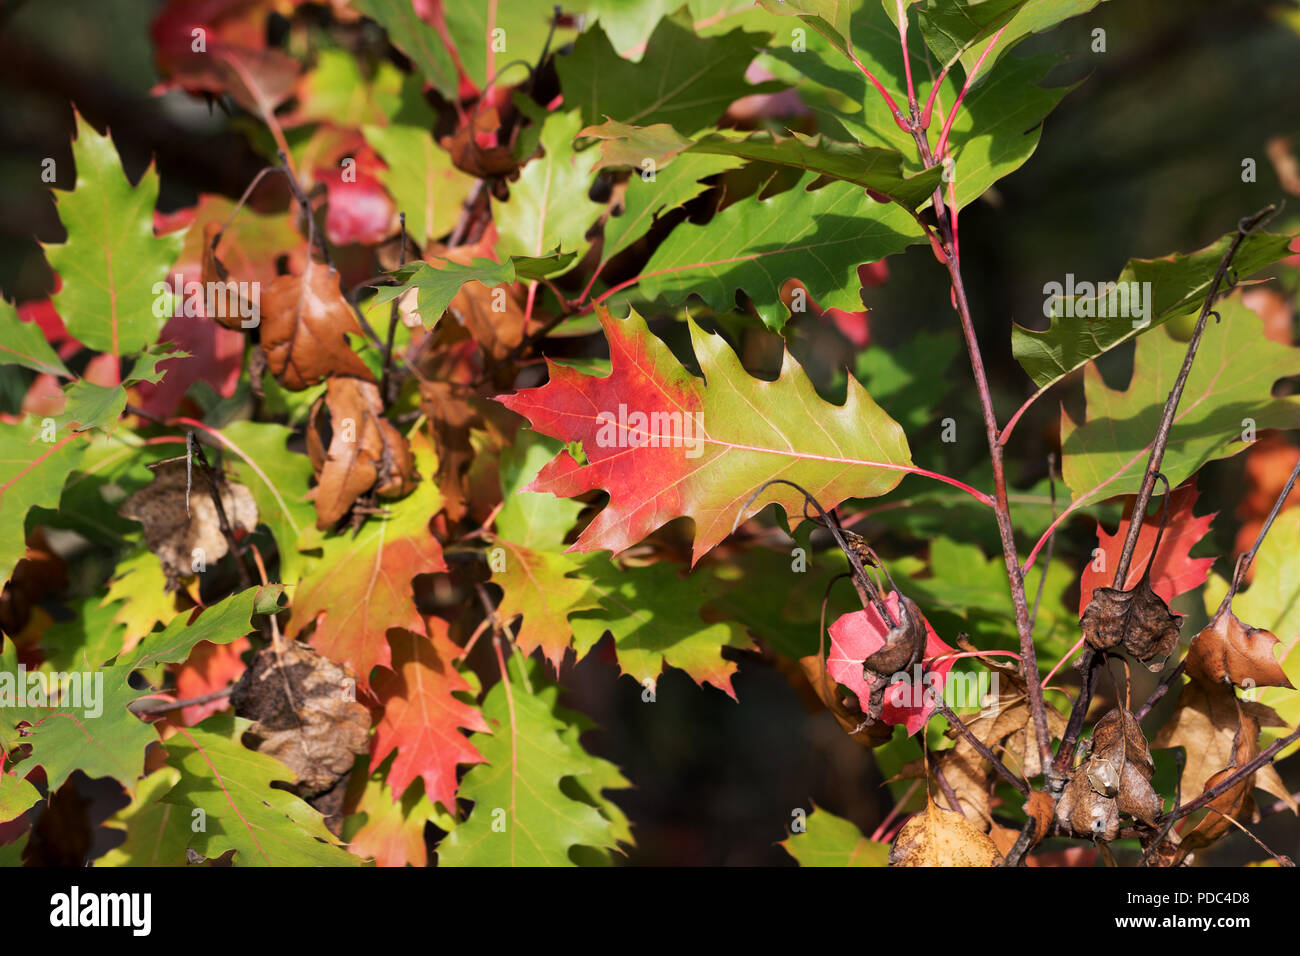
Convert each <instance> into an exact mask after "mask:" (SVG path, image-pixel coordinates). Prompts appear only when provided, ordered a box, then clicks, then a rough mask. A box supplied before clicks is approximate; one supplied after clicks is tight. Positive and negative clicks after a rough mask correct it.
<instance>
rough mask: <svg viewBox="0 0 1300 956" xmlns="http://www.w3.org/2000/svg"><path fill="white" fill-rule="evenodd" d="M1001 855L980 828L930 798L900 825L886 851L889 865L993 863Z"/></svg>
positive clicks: (978, 864) (983, 864) (982, 864)
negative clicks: (919, 811)
mask: <svg viewBox="0 0 1300 956" xmlns="http://www.w3.org/2000/svg"><path fill="white" fill-rule="evenodd" d="M1001 858H1002V856H1001V854H1000V853H998V849H997V847H996V846H994V844H993V841H992V840H990V839H989V837H988V835H987V834H985V833H984V831H983V830H981V829H980V828H979V827H977V826H975V824H973V823H971V822H970V821H969V820H967V819H966V818H965V817H963V816H962V815H961V814H960V813H954V812H953V811H951V810H941V809H940V808H939V807H938V806H937V805H936V804H935V802H934V801H933V800H929V801H927V802H926V805H925V810H924V812H922V813H918V814H916V815H915V816H914V817H912V819H910V820H908V821H907V823H905V824H904V825H903V828H902V829H901V830H899V831H898V836H897V837H896V838H895V840H894V846H893V848H892V849H890V851H889V865H890V866H993V865H994V864H996V863H997V862H998V861H999V860H1000V859H1001Z"/></svg>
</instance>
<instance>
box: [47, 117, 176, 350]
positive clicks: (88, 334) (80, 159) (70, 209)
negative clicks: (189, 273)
mask: <svg viewBox="0 0 1300 956" xmlns="http://www.w3.org/2000/svg"><path fill="white" fill-rule="evenodd" d="M72 155H73V158H74V160H75V161H76V164H77V183H76V188H75V190H74V191H73V192H71V193H68V194H66V195H63V196H59V197H56V198H57V204H58V210H59V218H60V219H61V220H62V221H63V225H64V228H66V229H67V231H68V240H67V242H65V243H63V244H62V245H57V246H46V248H45V252H46V256H47V257H48V258H49V260H50V265H51V266H52V267H53V268H54V270H55V271H56V272H58V273H59V275H60V277H61V278H62V280H63V287H62V289H60V291H58V292H56V293H55V294H54V296H53V302H54V307H55V308H56V309H57V310H58V312H59V315H60V316H61V317H62V318H63V323H64V325H66V326H67V329H68V334H69V335H71V336H72V337H73V338H75V339H77V340H79V341H81V342H83V343H85V344H86V345H88V346H90V347H91V348H92V349H97V350H98V351H100V352H108V353H110V354H111V355H113V356H114V357H115V358H117V357H120V356H123V355H129V354H131V353H133V352H139V351H141V350H142V349H144V348H145V347H146V346H148V345H150V344H151V343H153V342H154V341H155V340H156V339H157V338H158V333H159V331H161V329H162V327H163V325H164V324H165V323H166V321H167V318H168V316H167V315H166V314H160V313H163V310H162V309H160V308H158V307H157V299H158V296H157V295H156V294H155V293H154V285H155V283H157V282H159V281H161V280H162V279H163V277H164V276H165V275H166V273H167V269H168V268H169V267H170V266H171V264H172V263H173V262H175V261H176V256H177V255H178V254H179V253H180V251H181V246H182V244H183V243H184V241H185V235H184V232H183V231H182V232H174V233H171V234H169V235H166V236H158V237H155V236H154V233H153V213H154V205H155V203H156V202H157V199H158V173H157V171H156V170H155V169H154V168H153V166H152V165H151V166H150V167H149V168H148V169H146V170H145V172H144V175H143V176H142V177H141V178H140V182H139V183H137V184H136V185H135V186H132V185H131V183H130V181H129V180H128V179H127V178H126V174H125V173H124V172H123V171H122V166H121V164H120V163H119V161H118V157H117V150H116V149H115V148H114V146H113V141H112V140H111V139H109V137H108V136H100V135H99V133H97V132H95V129H94V127H92V126H91V125H90V124H89V123H87V122H86V121H85V120H84V119H83V118H82V117H81V116H80V114H78V116H77V138H76V140H75V141H74V142H73V144H72Z"/></svg>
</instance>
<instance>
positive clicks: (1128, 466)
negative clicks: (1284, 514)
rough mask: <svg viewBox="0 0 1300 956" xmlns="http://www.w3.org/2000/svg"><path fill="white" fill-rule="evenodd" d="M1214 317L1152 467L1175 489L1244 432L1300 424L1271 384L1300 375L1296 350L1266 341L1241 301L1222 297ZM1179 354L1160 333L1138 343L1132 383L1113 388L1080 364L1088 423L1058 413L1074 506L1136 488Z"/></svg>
mask: <svg viewBox="0 0 1300 956" xmlns="http://www.w3.org/2000/svg"><path fill="white" fill-rule="evenodd" d="M1219 313H1220V314H1221V315H1222V321H1221V322H1218V323H1216V322H1215V321H1214V320H1213V319H1210V320H1209V322H1208V323H1207V324H1206V327H1205V335H1204V337H1203V338H1202V341H1201V346H1200V350H1199V351H1198V352H1197V355H1196V361H1195V362H1194V363H1193V365H1192V370H1191V373H1190V374H1189V375H1188V377H1187V384H1186V387H1185V389H1184V391H1183V396H1182V401H1181V402H1180V403H1179V406H1178V412H1177V414H1176V415H1175V416H1174V423H1173V428H1172V429H1171V431H1170V433H1169V445H1168V448H1167V449H1166V451H1165V456H1164V461H1163V462H1162V463H1161V466H1160V470H1161V472H1162V473H1164V475H1165V477H1167V478H1168V479H1169V484H1170V485H1171V486H1173V487H1177V486H1178V485H1179V484H1181V483H1182V482H1183V481H1185V480H1186V479H1187V478H1188V477H1190V476H1191V475H1192V474H1194V473H1195V472H1196V471H1197V470H1198V469H1199V468H1200V467H1201V466H1202V465H1204V464H1205V463H1206V462H1207V461H1213V460H1214V459H1216V458H1227V457H1229V456H1231V455H1235V454H1237V453H1238V452H1240V451H1244V450H1245V449H1246V448H1247V447H1248V442H1246V441H1244V440H1243V435H1244V434H1246V433H1248V431H1249V430H1252V429H1254V430H1263V429H1265V428H1295V427H1296V426H1297V425H1300V397H1298V396H1289V397H1286V398H1272V397H1271V390H1272V388H1273V384H1274V383H1275V382H1276V381H1277V380H1278V379H1280V378H1284V377H1287V376H1290V375H1294V374H1296V369H1298V368H1300V349H1295V348H1291V347H1290V346H1286V345H1279V344H1277V343H1276V342H1270V341H1269V340H1268V339H1267V338H1265V336H1264V331H1263V323H1262V322H1261V321H1260V319H1259V317H1258V316H1257V315H1255V313H1254V312H1252V311H1251V310H1250V309H1248V308H1246V307H1245V306H1244V305H1242V304H1241V297H1240V296H1234V297H1232V298H1230V299H1225V300H1224V301H1223V302H1222V303H1221V304H1220V306H1219ZM1186 352H1187V344H1186V343H1185V342H1179V341H1178V340H1176V339H1174V338H1173V337H1172V336H1171V335H1169V334H1168V329H1162V330H1160V331H1157V332H1154V333H1152V334H1150V335H1144V336H1142V337H1141V338H1140V339H1138V343H1137V352H1136V354H1135V356H1134V359H1133V378H1132V381H1131V382H1130V384H1129V387H1128V388H1127V389H1124V390H1120V391H1116V390H1112V389H1110V388H1108V387H1107V386H1106V384H1105V382H1103V381H1102V378H1101V374H1100V373H1099V372H1098V371H1097V366H1096V364H1095V363H1094V364H1089V365H1087V366H1085V368H1084V396H1085V398H1086V400H1087V406H1088V407H1087V419H1086V420H1085V421H1084V422H1082V423H1076V422H1075V421H1074V420H1073V419H1071V418H1070V416H1069V414H1067V413H1065V412H1062V415H1061V452H1062V461H1061V472H1062V476H1063V477H1064V478H1065V483H1066V485H1067V486H1068V487H1069V489H1070V492H1071V494H1072V495H1073V498H1074V505H1075V506H1077V505H1080V504H1083V503H1086V502H1089V501H1095V500H1099V499H1101V498H1110V497H1113V496H1115V495H1128V494H1135V493H1136V492H1137V491H1138V489H1139V487H1140V486H1141V484H1142V478H1143V475H1144V474H1145V471H1146V464H1147V457H1148V454H1149V452H1150V448H1151V442H1152V441H1153V439H1154V436H1155V433H1156V426H1157V424H1158V423H1159V421H1160V417H1161V414H1162V413H1163V410H1164V404H1165V398H1166V396H1167V395H1168V394H1169V390H1170V389H1171V388H1172V387H1173V384H1174V381H1175V380H1176V379H1177V377H1178V372H1179V369H1180V368H1181V366H1182V364H1183V358H1184V356H1185V355H1186Z"/></svg>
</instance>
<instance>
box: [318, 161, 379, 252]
mask: <svg viewBox="0 0 1300 956" xmlns="http://www.w3.org/2000/svg"><path fill="white" fill-rule="evenodd" d="M353 160H354V162H355V165H352V164H348V165H347V166H346V167H341V166H330V167H324V168H318V169H317V170H316V172H315V178H316V181H317V182H321V183H324V184H325V189H326V191H327V192H328V194H329V210H328V211H327V212H326V214H325V235H326V236H327V237H328V239H329V241H330V242H331V243H333V244H334V245H336V246H346V245H351V244H352V243H354V242H359V243H362V244H365V245H370V244H373V243H376V242H382V241H383V240H384V239H386V238H387V237H388V236H389V235H390V234H391V233H392V232H394V231H395V229H396V223H395V222H394V220H395V218H396V215H397V210H396V209H395V207H394V206H393V200H392V199H390V198H389V196H388V193H387V192H386V191H385V190H384V187H383V186H382V185H381V184H380V182H379V180H378V179H377V178H376V177H375V175H374V173H375V171H376V170H377V169H380V168H382V167H381V164H380V162H379V159H378V157H377V156H375V154H374V151H373V150H371V149H370V148H369V147H362V148H361V149H360V150H358V152H357V155H356V156H355V157H353Z"/></svg>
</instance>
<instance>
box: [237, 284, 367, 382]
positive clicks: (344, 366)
mask: <svg viewBox="0 0 1300 956" xmlns="http://www.w3.org/2000/svg"><path fill="white" fill-rule="evenodd" d="M261 333H262V338H261V343H262V351H263V352H265V353H266V361H267V367H268V368H270V370H271V374H272V375H274V376H275V377H276V379H277V380H278V381H279V382H280V384H281V385H283V386H284V387H285V388H287V389H289V390H290V391H300V390H302V389H304V388H307V387H308V386H310V385H315V384H316V383H317V382H320V381H322V380H324V379H325V378H327V377H328V376H331V375H350V376H352V377H353V378H359V379H362V380H363V381H368V382H372V381H374V376H373V375H372V374H371V372H370V369H369V368H368V367H367V366H366V363H365V362H363V361H361V359H360V357H359V356H358V355H357V353H356V352H354V351H352V347H351V346H350V345H349V344H348V340H347V336H348V335H361V334H362V330H361V325H360V324H359V323H358V322H357V318H356V315H355V314H353V312H352V309H351V307H350V306H349V305H348V302H347V299H345V298H343V293H342V292H341V291H340V290H339V278H338V275H337V274H336V273H334V272H333V271H331V270H330V268H329V267H328V266H324V265H321V264H320V263H318V262H309V263H307V265H306V267H305V268H304V269H303V273H302V275H297V276H292V275H285V276H279V277H277V278H276V279H275V280H274V281H273V282H272V283H271V284H270V286H269V287H268V288H267V289H266V290H265V291H264V292H263V293H262V310H261Z"/></svg>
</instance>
